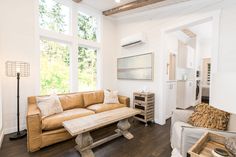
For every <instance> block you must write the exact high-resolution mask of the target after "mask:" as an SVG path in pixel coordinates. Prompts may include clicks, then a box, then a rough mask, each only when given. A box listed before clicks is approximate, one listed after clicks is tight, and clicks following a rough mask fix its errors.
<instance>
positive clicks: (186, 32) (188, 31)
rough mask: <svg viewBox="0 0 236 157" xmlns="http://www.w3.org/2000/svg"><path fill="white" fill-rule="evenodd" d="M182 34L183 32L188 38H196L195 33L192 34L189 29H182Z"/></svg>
mask: <svg viewBox="0 0 236 157" xmlns="http://www.w3.org/2000/svg"><path fill="white" fill-rule="evenodd" d="M182 32H184V33H185V34H186V35H187V36H189V37H190V38H195V37H196V36H197V35H196V34H195V33H193V32H192V31H191V30H190V29H187V28H185V29H182Z"/></svg>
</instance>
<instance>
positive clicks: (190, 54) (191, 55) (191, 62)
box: [187, 46, 195, 69]
mask: <svg viewBox="0 0 236 157" xmlns="http://www.w3.org/2000/svg"><path fill="white" fill-rule="evenodd" d="M194 58H195V57H194V49H193V48H192V47H190V46H187V68H189V69H193V68H194Z"/></svg>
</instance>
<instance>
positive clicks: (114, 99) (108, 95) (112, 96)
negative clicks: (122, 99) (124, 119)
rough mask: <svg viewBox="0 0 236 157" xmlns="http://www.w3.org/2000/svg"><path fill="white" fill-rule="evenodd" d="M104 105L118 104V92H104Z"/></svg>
mask: <svg viewBox="0 0 236 157" xmlns="http://www.w3.org/2000/svg"><path fill="white" fill-rule="evenodd" d="M103 103H104V104H119V100H118V91H108V90H104V101H103Z"/></svg>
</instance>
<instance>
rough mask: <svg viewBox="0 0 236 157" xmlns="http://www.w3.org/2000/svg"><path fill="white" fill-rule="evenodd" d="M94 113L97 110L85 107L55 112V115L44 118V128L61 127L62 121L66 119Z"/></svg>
mask: <svg viewBox="0 0 236 157" xmlns="http://www.w3.org/2000/svg"><path fill="white" fill-rule="evenodd" d="M92 114H95V112H94V111H92V110H87V109H84V108H76V109H71V110H66V111H64V112H62V113H59V114H55V115H52V116H49V117H46V118H44V119H42V129H43V130H54V129H59V128H62V127H63V126H62V122H64V121H67V120H71V119H75V118H79V117H84V116H88V115H92Z"/></svg>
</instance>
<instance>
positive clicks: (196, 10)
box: [117, 0, 236, 124]
mask: <svg viewBox="0 0 236 157" xmlns="http://www.w3.org/2000/svg"><path fill="white" fill-rule="evenodd" d="M190 5H191V7H190ZM219 9H222V14H221V17H220V21H221V23H220V38H221V39H220V43H219V45H220V54H219V64H218V68H219V70H220V71H236V62H235V60H236V53H235V49H236V48H235V46H234V45H235V43H234V42H235V41H236V30H235V28H236V17H235V15H236V1H235V0H225V1H223V0H218V1H215V0H207V1H206V0H199V1H191V2H186V3H182V4H178V5H175V6H169V7H164V8H159V9H156V10H152V11H148V12H145V13H140V14H136V15H133V16H129V17H127V18H123V19H121V20H120V21H119V23H118V26H117V34H118V40H119V39H121V38H123V37H125V36H128V35H131V34H134V33H138V32H145V33H146V34H147V37H148V43H147V44H145V45H143V46H139V47H134V48H130V49H122V48H120V47H119V46H118V45H119V44H118V43H117V49H118V53H117V56H118V57H119V56H128V55H134V54H137V53H146V52H154V54H155V55H154V57H155V67H154V80H153V81H126V80H122V81H121V80H118V81H117V86H118V89H119V91H120V92H121V93H124V94H126V95H128V96H130V97H131V98H132V93H133V92H134V91H137V90H140V89H142V88H143V87H144V86H147V88H148V89H149V90H150V91H152V92H154V93H155V94H156V104H155V107H156V109H155V110H156V112H155V119H156V122H157V123H161V124H163V119H164V118H163V116H164V113H163V112H165V110H164V108H165V106H164V103H163V100H162V98H163V91H162V84H163V82H162V80H161V78H160V77H159V76H162V75H161V74H162V71H163V69H161V68H159V67H160V64H162V60H163V58H162V57H163V56H161V54H160V52H161V50H160V49H161V45H160V44H162V41H160V38H161V34H160V31H161V30H162V29H164V28H165V27H168V26H169V25H173V24H175V23H178V22H180V21H182V20H186V18H189V17H191V16H197V15H201V14H204V13H207V12H209V11H215V10H219ZM189 19H190V18H189Z"/></svg>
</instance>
